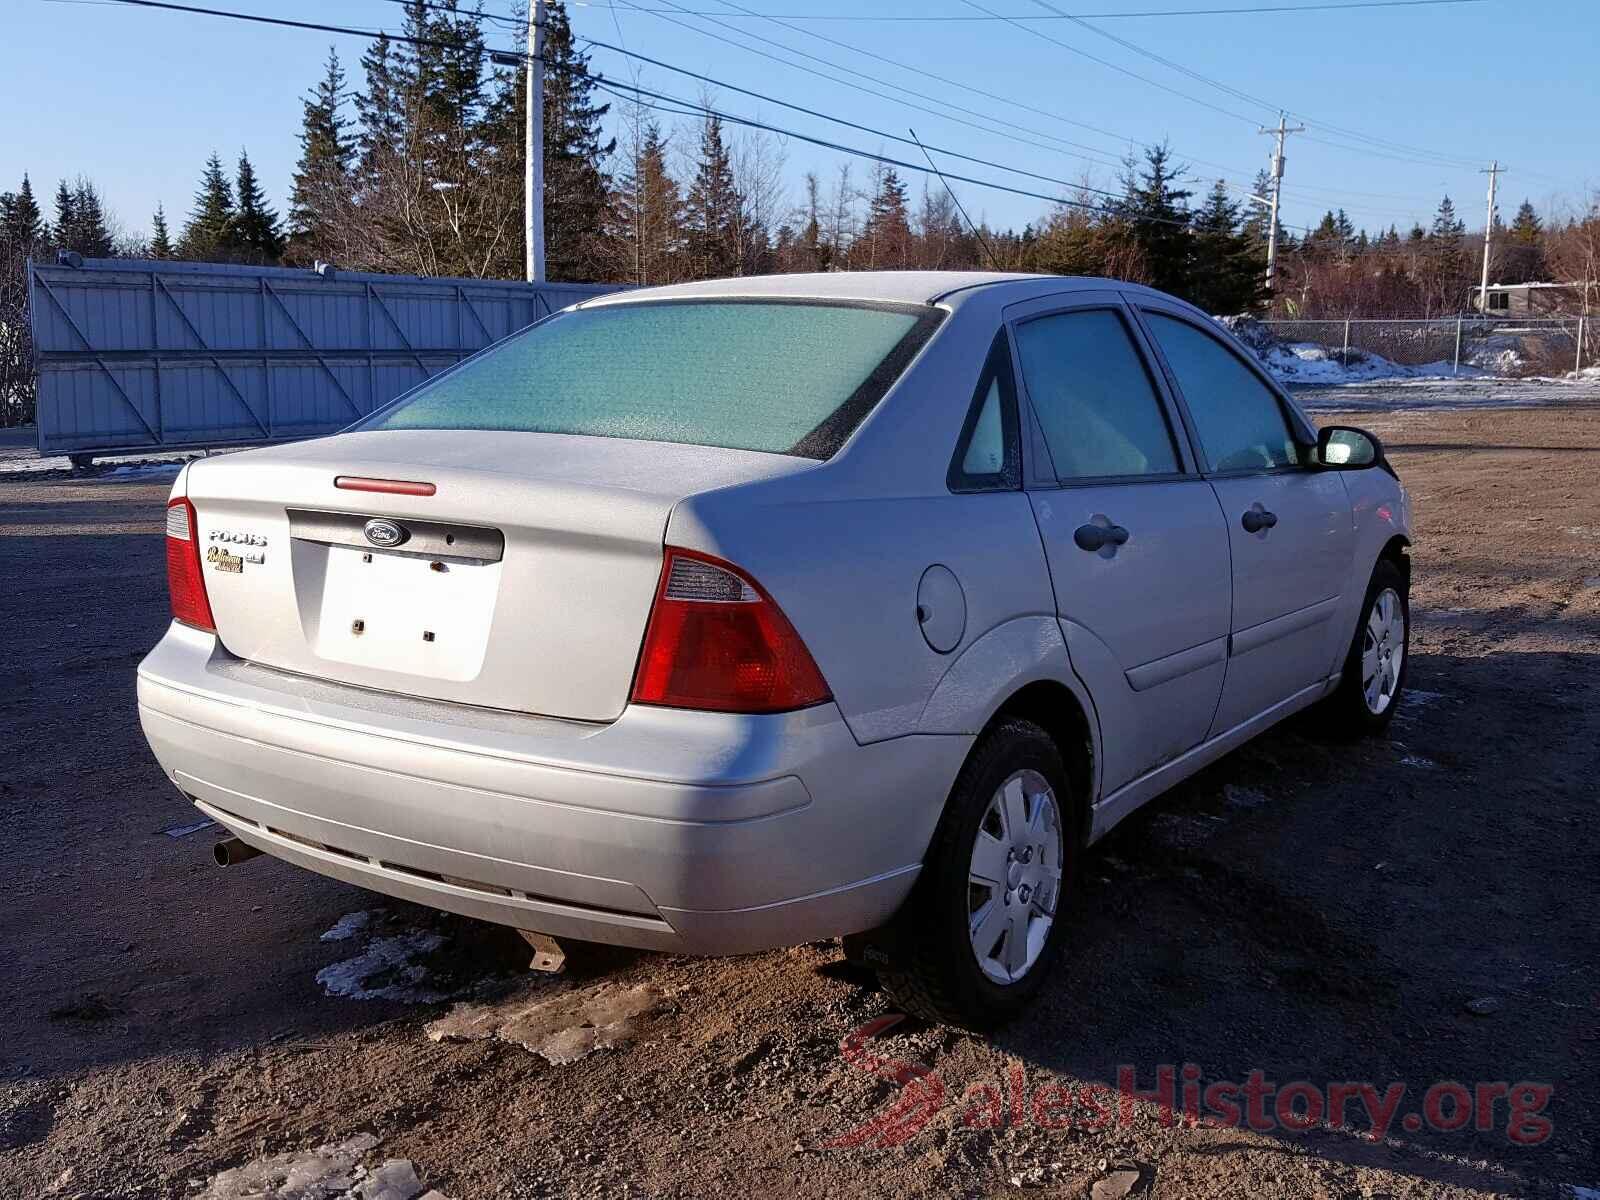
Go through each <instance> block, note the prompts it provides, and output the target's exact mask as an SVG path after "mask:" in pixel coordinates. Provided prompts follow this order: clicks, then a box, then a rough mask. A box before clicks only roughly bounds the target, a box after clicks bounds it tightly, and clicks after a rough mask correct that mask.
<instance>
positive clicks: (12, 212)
mask: <svg viewBox="0 0 1600 1200" xmlns="http://www.w3.org/2000/svg"><path fill="white" fill-rule="evenodd" d="M46 232H47V230H46V228H45V223H44V217H43V215H42V214H41V213H40V211H39V202H38V200H36V199H35V198H34V195H33V184H32V183H30V182H29V180H28V176H27V175H26V174H24V175H23V176H22V186H21V187H20V188H18V189H17V190H16V191H15V192H7V193H6V194H5V196H4V197H0V236H3V237H4V238H5V239H6V241H8V242H9V243H11V244H12V245H14V246H20V247H22V248H23V249H24V252H26V251H27V250H28V249H29V248H31V247H34V246H37V245H39V244H40V243H42V242H43V241H44V240H45V235H46Z"/></svg>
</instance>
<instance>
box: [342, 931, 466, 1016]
mask: <svg viewBox="0 0 1600 1200" xmlns="http://www.w3.org/2000/svg"><path fill="white" fill-rule="evenodd" d="M335 928H337V926H335ZM442 945H444V938H443V937H441V936H440V935H439V934H437V933H423V932H413V933H402V934H396V935H395V936H393V937H382V938H373V939H372V941H370V942H368V943H367V947H366V949H365V950H363V951H362V952H361V953H360V954H358V955H356V956H355V957H354V958H347V959H344V960H343V961H342V962H336V963H333V964H332V965H331V966H326V967H323V968H322V970H320V971H318V972H317V982H318V983H320V984H321V985H322V990H323V991H324V992H326V993H327V994H328V995H330V996H344V997H346V998H348V999H351V1000H396V1001H399V1002H400V1003H401V1004H438V1003H439V1002H440V1001H442V1000H448V999H449V998H450V997H449V995H447V994H445V993H442V992H436V991H433V990H432V989H430V988H426V987H423V986H422V985H423V983H424V981H426V980H427V978H428V968H427V967H425V966H423V965H422V964H421V963H419V962H417V961H416V960H417V959H419V958H421V957H422V956H423V955H424V954H431V953H433V951H435V950H437V949H438V948H439V947H440V946H442Z"/></svg>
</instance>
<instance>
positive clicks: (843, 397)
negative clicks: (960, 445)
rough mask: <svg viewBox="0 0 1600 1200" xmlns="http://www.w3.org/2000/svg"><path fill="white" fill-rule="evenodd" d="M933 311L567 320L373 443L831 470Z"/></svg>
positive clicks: (411, 402) (705, 312)
mask: <svg viewBox="0 0 1600 1200" xmlns="http://www.w3.org/2000/svg"><path fill="white" fill-rule="evenodd" d="M937 320H938V314H937V310H934V309H927V308H924V309H912V308H904V307H898V308H891V307H885V306H871V307H868V306H855V305H843V304H816V303H812V304H806V303H800V304H795V303H769V302H739V303H727V302H722V303H718V302H681V301H680V302H657V303H638V304H617V305H602V306H599V307H596V308H590V309H579V310H576V311H573V312H567V313H561V314H559V315H557V316H555V317H553V318H551V319H550V320H548V321H545V322H543V323H541V324H539V325H536V326H534V327H532V328H531V329H528V330H526V331H525V332H523V333H521V334H518V335H516V336H514V337H512V338H510V339H508V340H507V341H505V342H504V343H502V344H501V345H500V346H498V347H496V348H494V349H492V350H490V351H488V352H487V353H485V354H483V355H481V356H479V357H478V358H475V359H472V360H470V361H469V362H467V363H465V364H463V365H462V366H461V367H459V368H458V369H456V370H454V371H451V372H449V373H448V374H446V375H443V376H441V377H440V378H438V379H437V380H434V381H432V382H430V383H426V384H423V385H422V386H421V387H420V388H418V389H417V390H416V391H414V392H412V393H411V394H410V395H409V396H408V397H405V398H403V399H401V400H400V401H398V402H397V403H396V404H394V405H392V406H391V407H389V408H388V409H385V410H384V411H382V412H379V413H377V414H375V415H374V416H373V417H371V418H370V419H369V420H368V421H366V422H365V423H364V424H362V425H360V426H358V428H361V429H504V430H516V431H527V432H534V433H574V434H590V435H595V436H599V437H616V438H636V439H640V440H643V441H655V442H684V443H690V444H694V445H701V446H725V447H728V448H731V449H739V450H762V451H768V452H774V453H782V454H800V455H805V456H808V457H813V458H827V457H829V456H831V455H832V454H833V453H834V452H835V451H836V450H837V449H838V448H839V446H840V445H842V444H843V442H844V440H845V438H847V437H849V435H850V433H851V432H853V431H854V429H855V427H856V426H857V425H859V424H860V422H861V421H862V419H863V418H865V416H866V415H867V413H868V412H870V411H871V409H872V406H873V405H874V404H876V403H877V401H878V400H879V399H880V398H881V397H882V395H883V393H884V392H885V391H887V390H888V387H889V385H890V384H891V383H892V382H893V381H894V376H895V375H897V374H898V373H899V371H900V370H902V369H903V368H904V365H905V363H906V362H907V361H908V360H909V358H910V354H911V353H912V352H914V351H915V349H916V347H917V346H919V345H921V343H922V342H923V341H925V340H926V338H927V336H928V334H929V333H931V332H932V329H933V327H934V326H935V325H936V324H937Z"/></svg>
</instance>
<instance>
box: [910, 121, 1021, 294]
mask: <svg viewBox="0 0 1600 1200" xmlns="http://www.w3.org/2000/svg"><path fill="white" fill-rule="evenodd" d="M909 132H910V134H911V140H912V141H913V142H915V143H916V144H917V149H918V150H921V151H922V157H923V158H925V159H927V160H928V166H929V167H930V168H931V169H932V171H933V173H934V174H935V175H937V176H938V177H939V182H940V183H942V184H944V190H945V191H946V192H948V193H950V199H951V200H952V201H953V202H954V203H955V206H956V211H957V212H959V213H960V214H961V219H962V220H963V221H965V222H966V223H967V228H968V229H969V230H971V231H972V236H973V238H974V239H975V240H976V241H977V243H978V245H980V246H982V247H983V252H984V253H985V254H987V255H988V256H989V265H990V266H991V267H993V268H994V269H995V270H996V271H998V270H1000V261H999V260H998V259H997V258H995V256H994V248H993V247H992V246H990V245H989V243H988V242H987V241H986V240H985V239H984V236H983V234H981V233H979V232H978V227H977V226H976V225H974V224H973V223H972V218H971V217H969V216H967V210H966V209H965V208H963V207H962V205H961V200H960V198H959V197H957V195H956V193H955V189H954V188H952V187H951V186H950V181H949V180H948V179H946V178H945V177H944V172H943V171H941V170H939V166H938V164H937V163H935V162H934V161H933V155H931V154H929V153H928V148H927V147H926V146H924V145H923V144H922V139H921V138H919V137H918V136H917V131H916V130H915V129H912V130H910V131H909Z"/></svg>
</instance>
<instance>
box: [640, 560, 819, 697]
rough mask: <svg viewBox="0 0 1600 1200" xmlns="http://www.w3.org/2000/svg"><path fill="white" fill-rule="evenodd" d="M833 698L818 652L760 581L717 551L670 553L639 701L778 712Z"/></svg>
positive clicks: (648, 635) (647, 638) (648, 633)
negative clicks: (816, 656) (716, 554)
mask: <svg viewBox="0 0 1600 1200" xmlns="http://www.w3.org/2000/svg"><path fill="white" fill-rule="evenodd" d="M831 698H832V697H831V696H830V694H829V692H828V685H827V683H826V682H824V680H823V678H822V672H821V671H819V670H818V669H817V664H816V661H815V660H814V659H813V658H812V657H811V652H810V651H809V650H807V649H806V647H805V643H804V642H802V641H801V640H800V635H799V634H798V633H796V632H795V629H794V626H793V625H791V624H789V619H788V618H787V617H785V616H784V615H783V611H782V610H781V609H780V608H779V607H778V605H777V604H776V602H774V600H773V599H772V597H771V596H769V595H767V594H766V592H764V591H762V590H761V587H760V585H759V584H757V583H756V581H755V580H753V579H751V578H750V577H749V576H748V575H746V574H745V573H744V572H743V571H741V570H739V568H738V567H735V566H734V565H733V564H732V563H727V562H723V561H722V560H721V559H719V558H713V557H711V556H710V555H709V554H700V553H698V552H696V551H693V550H679V549H676V548H673V547H669V548H668V549H667V557H666V562H665V563H663V564H662V568H661V583H660V584H659V585H658V587H657V588H656V601H655V607H654V608H653V609H652V610H651V612H650V625H649V628H648V629H646V630H645V635H644V651H643V652H642V653H641V654H640V656H639V673H638V675H637V677H636V678H635V680H634V685H633V699H634V702H635V703H636V704H658V705H663V706H665V707H668V708H698V709H709V710H712V711H715V712H739V713H773V712H788V711H789V710H791V709H796V708H807V707H809V706H810V705H813V704H821V703H822V702H823V701H824V700H829V699H831Z"/></svg>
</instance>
